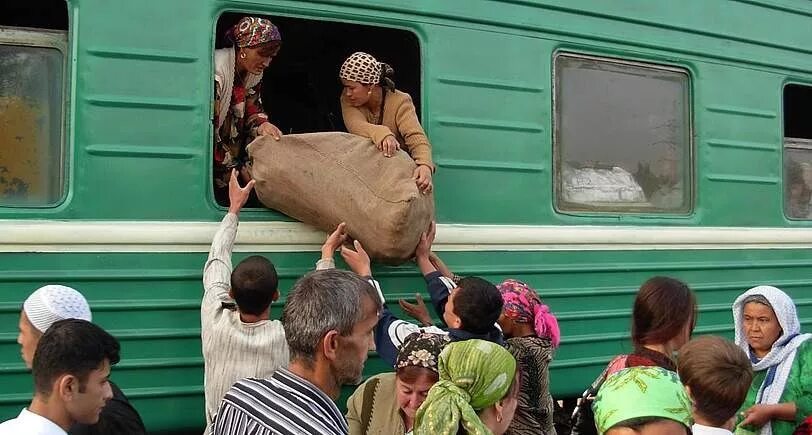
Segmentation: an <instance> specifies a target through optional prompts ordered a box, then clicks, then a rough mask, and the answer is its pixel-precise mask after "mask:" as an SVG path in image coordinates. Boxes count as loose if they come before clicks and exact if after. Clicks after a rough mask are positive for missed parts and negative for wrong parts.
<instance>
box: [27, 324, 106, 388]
mask: <svg viewBox="0 0 812 435" xmlns="http://www.w3.org/2000/svg"><path fill="white" fill-rule="evenodd" d="M119 349H120V347H119V344H118V340H116V339H115V338H114V337H113V336H112V335H110V334H108V333H107V332H106V331H105V330H104V329H102V328H100V327H98V326H96V325H94V324H93V323H90V322H88V321H87V320H81V319H65V320H60V321H58V322H55V323H54V324H53V325H51V326H50V327H49V328H48V330H47V331H45V333H44V334H43V335H42V338H40V339H39V343H38V344H37V350H36V351H35V352H34V363H33V365H32V372H33V375H34V386H35V388H36V391H37V393H41V394H45V395H49V394H50V393H51V389H52V388H53V383H54V381H55V380H56V379H57V378H58V377H59V376H62V375H65V374H70V375H73V376H76V378H77V379H78V380H79V392H84V390H85V387H86V386H87V378H88V376H89V375H90V372H92V371H93V370H98V369H99V368H100V367H101V365H102V363H104V361H109V362H110V365H113V364H116V363H118V361H119Z"/></svg>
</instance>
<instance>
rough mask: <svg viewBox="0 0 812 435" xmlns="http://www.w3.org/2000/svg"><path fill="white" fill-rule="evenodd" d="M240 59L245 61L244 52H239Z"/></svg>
mask: <svg viewBox="0 0 812 435" xmlns="http://www.w3.org/2000/svg"><path fill="white" fill-rule="evenodd" d="M240 59H245V52H244V51H241V52H240Z"/></svg>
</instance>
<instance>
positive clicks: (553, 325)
mask: <svg viewBox="0 0 812 435" xmlns="http://www.w3.org/2000/svg"><path fill="white" fill-rule="evenodd" d="M496 288H498V289H499V293H501V294H502V301H504V308H503V312H504V313H505V317H507V318H509V319H511V320H513V321H515V322H518V323H529V324H530V325H531V326H533V330H534V331H535V332H536V335H538V336H539V337H542V338H549V339H550V341H551V342H552V343H553V346H555V347H558V344H559V343H560V342H561V331H560V330H559V328H558V320H557V319H556V318H555V316H554V315H553V313H551V312H550V308H549V307H548V306H547V305H545V304H543V303H542V302H541V299H540V298H539V295H538V293H536V291H535V290H533V289H532V288H531V287H530V286H529V285H527V284H525V283H523V282H521V281H517V280H515V279H508V280H505V281H504V282H503V283H501V284H499V285H498V286H496Z"/></svg>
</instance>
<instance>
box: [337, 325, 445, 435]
mask: <svg viewBox="0 0 812 435" xmlns="http://www.w3.org/2000/svg"><path fill="white" fill-rule="evenodd" d="M448 341H449V339H448V336H447V335H442V334H430V333H426V332H415V333H412V334H411V335H409V336H408V337H406V340H405V341H404V342H403V345H402V346H401V347H400V349H399V351H398V359H397V362H396V363H395V373H383V374H380V375H376V376H373V377H371V378H369V380H367V381H366V382H364V383H363V384H362V385H361V386H360V387H358V389H357V390H355V393H353V394H352V396H350V398H349V399H348V400H347V423H349V427H350V435H366V434H376V435H404V434H407V433H411V432H412V428H413V427H414V416H415V414H416V413H417V409H418V408H420V405H422V404H423V401H424V400H426V395H427V394H428V392H429V389H430V388H431V387H432V385H434V383H435V382H437V380H438V379H439V377H440V375H439V374H438V373H437V360H438V358H439V356H440V351H442V350H443V347H445V345H446V344H448Z"/></svg>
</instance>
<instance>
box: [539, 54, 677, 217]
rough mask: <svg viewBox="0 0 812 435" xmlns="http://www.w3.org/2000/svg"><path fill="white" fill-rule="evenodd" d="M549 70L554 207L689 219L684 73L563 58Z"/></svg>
mask: <svg viewBox="0 0 812 435" xmlns="http://www.w3.org/2000/svg"><path fill="white" fill-rule="evenodd" d="M554 65H555V71H554V82H555V83H554V86H555V93H554V113H555V114H554V126H555V133H554V142H553V144H554V149H555V161H556V165H555V194H556V207H557V209H558V210H563V211H587V212H621V213H624V212H629V213H634V212H638V213H640V212H643V213H669V214H685V213H688V212H689V211H690V210H691V204H692V197H691V192H692V189H691V186H692V178H691V177H692V175H691V174H692V168H691V149H692V145H691V115H690V91H689V88H690V82H689V75H688V73H687V71H685V70H682V69H676V68H670V67H663V66H659V65H651V64H644V63H638V62H626V61H621V60H615V59H608V58H599V57H593V56H583V55H575V54H563V53H562V54H558V55H556V57H555V60H554Z"/></svg>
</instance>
